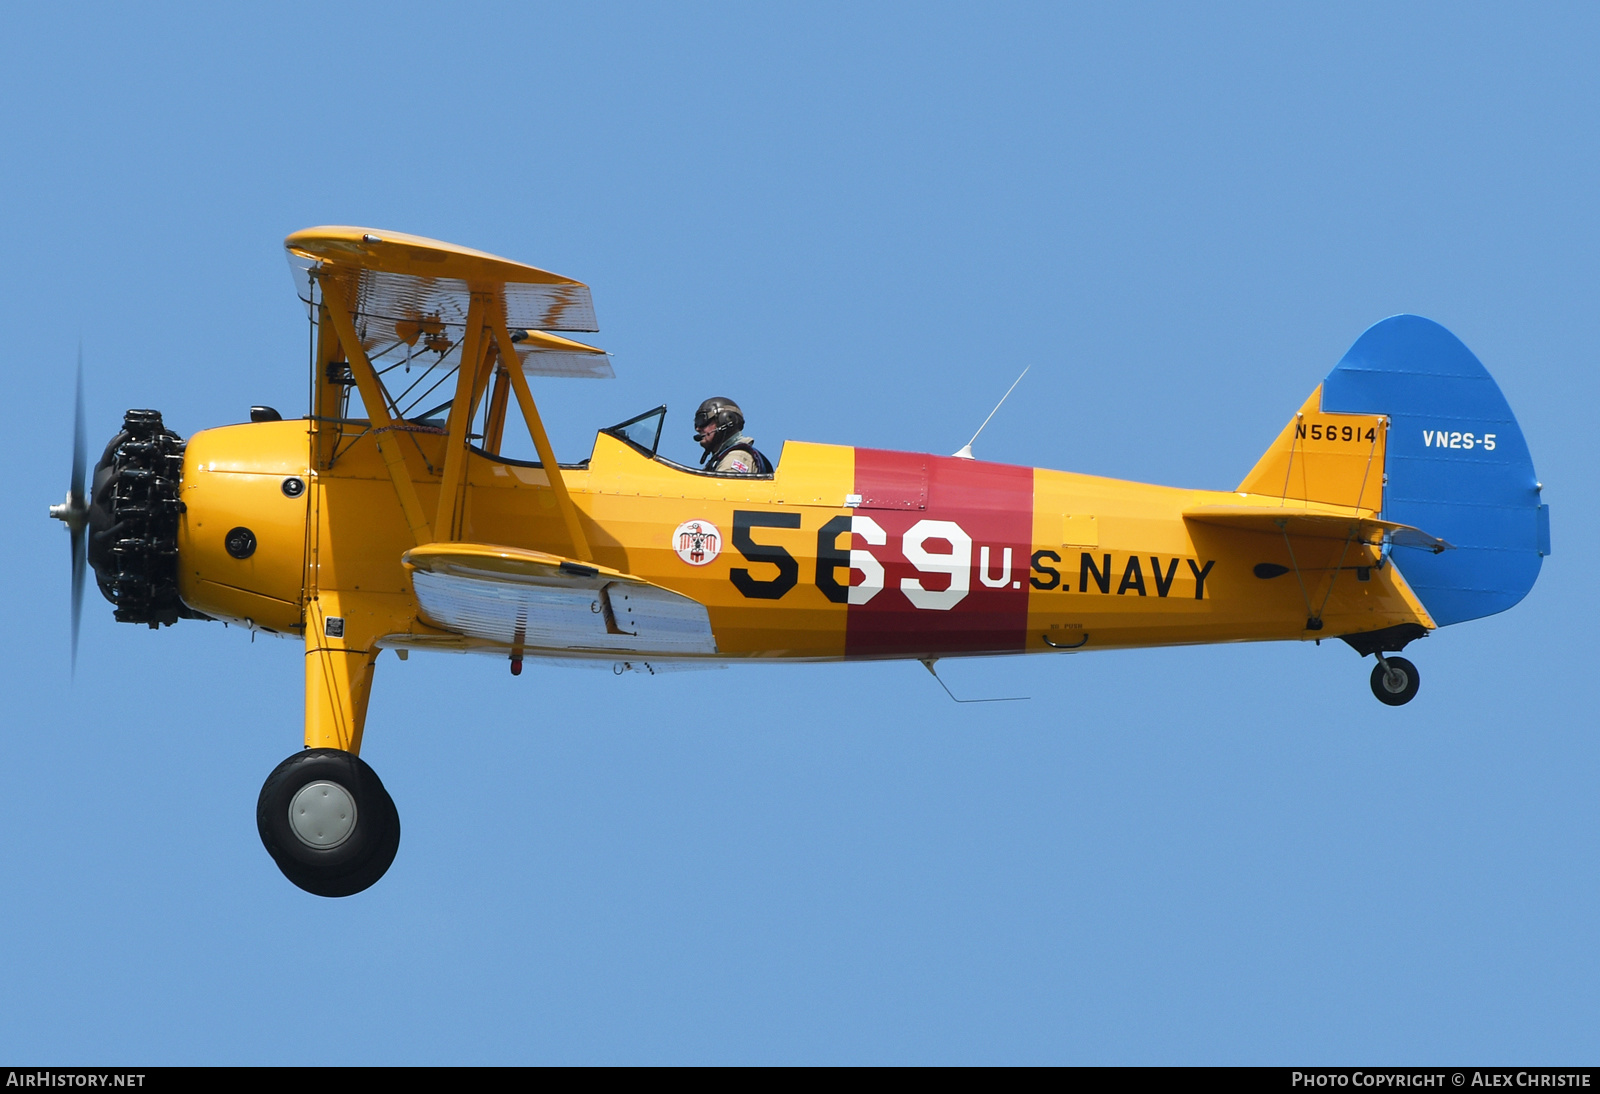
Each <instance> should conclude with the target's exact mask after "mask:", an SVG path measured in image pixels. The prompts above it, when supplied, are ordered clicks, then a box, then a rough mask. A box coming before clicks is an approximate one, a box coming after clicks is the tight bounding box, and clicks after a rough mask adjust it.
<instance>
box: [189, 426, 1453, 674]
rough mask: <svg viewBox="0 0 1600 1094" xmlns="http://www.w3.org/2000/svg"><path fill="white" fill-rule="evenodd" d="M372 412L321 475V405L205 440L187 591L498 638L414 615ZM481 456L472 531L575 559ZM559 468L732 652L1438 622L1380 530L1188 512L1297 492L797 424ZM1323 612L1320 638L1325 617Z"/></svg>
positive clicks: (1027, 648)
mask: <svg viewBox="0 0 1600 1094" xmlns="http://www.w3.org/2000/svg"><path fill="white" fill-rule="evenodd" d="M322 428H323V429H324V431H325V432H324V433H323V436H322V440H323V443H325V444H326V443H329V442H330V441H331V438H330V437H329V435H328V434H327V432H326V430H327V429H328V428H329V427H328V426H327V425H324V426H323V427H322ZM335 428H341V427H335ZM364 430H365V423H363V422H346V423H343V425H342V432H341V433H340V434H339V437H338V443H337V455H336V456H335V457H334V458H333V459H332V460H331V464H330V465H326V466H322V467H321V468H320V469H315V466H316V461H314V460H313V459H312V452H313V447H314V445H315V443H316V441H317V438H316V435H315V434H313V433H311V431H310V428H309V426H308V423H307V422H306V421H285V422H267V423H258V424H250V425H239V426H228V427H223V428H218V429H211V430H206V431H203V432H200V433H197V434H195V435H194V436H193V437H192V438H191V439H190V441H189V444H188V448H187V450H186V454H185V461H184V474H183V483H182V491H181V498H182V500H183V502H184V505H185V509H186V512H185V514H184V517H183V523H182V525H181V528H180V535H179V543H178V551H179V560H180V575H179V582H180V584H179V589H180V594H181V596H182V598H183V600H184V602H185V603H187V604H188V605H189V606H190V607H191V608H194V609H196V610H198V611H201V612H204V613H206V614H207V615H210V616H214V617H217V618H221V619H227V620H233V621H239V622H247V623H248V624H249V625H251V626H253V627H256V628H262V629H267V630H271V631H275V632H279V633H284V634H295V635H299V634H303V633H304V632H305V629H306V627H307V625H308V620H309V621H311V625H312V626H314V627H315V626H320V624H319V623H318V622H317V621H318V620H322V619H325V618H327V617H337V618H338V619H339V620H341V621H342V622H341V623H340V629H342V630H343V634H341V635H336V636H334V637H335V638H336V639H338V640H339V641H340V642H342V643H344V644H346V645H347V646H348V648H350V649H351V650H352V651H354V650H356V649H360V648H368V647H370V646H373V645H377V646H384V647H398V648H402V649H405V648H430V647H431V648H441V649H463V650H479V651H483V652H500V653H502V654H504V653H505V652H506V650H507V647H505V646H503V645H498V644H495V643H488V642H485V641H483V640H481V639H471V638H465V637H463V636H461V635H457V634H450V633H447V632H444V631H442V630H439V629H437V628H435V627H433V626H430V625H429V624H428V623H427V622H426V621H424V620H423V619H422V618H419V613H418V606H417V601H416V598H415V596H414V593H413V590H412V587H411V580H410V575H409V574H408V572H407V570H406V568H405V567H404V566H403V565H402V561H401V556H402V555H403V554H404V553H405V551H406V550H407V549H409V548H410V547H412V546H413V544H414V541H413V538H412V534H411V532H410V530H409V529H408V526H407V524H406V521H405V518H404V515H403V513H402V511H401V509H400V507H399V506H397V505H396V502H395V490H394V487H393V485H392V484H391V481H390V476H389V474H388V473H387V471H386V469H385V466H384V463H383V461H382V459H381V458H380V455H379V453H378V451H377V447H376V445H375V443H374V440H373V436H372V435H371V434H364ZM412 441H415V442H416V446H417V447H416V448H415V449H414V450H413V451H414V457H413V458H415V459H416V460H417V462H418V463H419V464H421V463H426V465H427V466H428V467H429V468H430V471H431V472H432V473H431V474H429V475H426V476H420V477H418V478H417V479H416V481H415V489H416V493H417V496H418V498H419V500H420V502H421V505H422V507H423V510H424V511H428V512H431V511H432V510H433V508H434V507H435V506H436V504H437V498H438V491H439V481H440V476H439V468H440V467H441V466H442V464H443V455H442V451H443V448H444V442H445V438H444V437H443V436H442V435H440V434H438V433H432V432H411V433H409V435H408V436H407V438H406V443H407V444H409V443H411V442H412ZM323 462H324V463H327V461H323ZM465 474H466V489H465V502H464V508H463V515H462V524H461V533H460V536H459V537H458V538H459V539H461V540H464V541H470V542H476V543H484V544H499V545H503V546H506V547H515V548H527V549H533V550H539V551H547V552H553V553H556V554H566V553H570V549H571V548H570V543H571V541H570V538H569V535H568V533H567V531H566V528H565V526H564V524H563V520H562V517H561V514H560V512H559V510H558V505H557V499H556V497H555V495H554V493H553V491H552V489H551V487H550V485H549V482H548V479H547V476H546V474H545V472H544V470H543V469H542V468H541V467H539V466H537V465H528V464H524V463H518V462H512V461H507V460H501V459H498V458H494V457H491V456H488V455H485V454H482V453H480V452H478V451H476V450H473V451H471V453H470V455H469V457H468V461H467V467H466V472H465ZM563 477H564V479H565V482H566V484H567V488H568V490H569V491H570V492H571V495H572V497H573V500H574V502H575V504H576V507H577V510H578V512H579V515H580V519H581V522H582V525H583V530H584V532H585V534H586V537H587V539H588V543H589V546H590V548H591V549H592V554H593V561H594V562H596V563H598V564H600V565H603V566H606V567H610V568H613V569H615V570H618V571H622V572H624V573H628V574H632V575H635V576H637V577H639V578H642V579H644V580H645V581H648V582H652V583H654V584H656V585H659V586H661V587H663V588H665V589H669V590H672V591H674V592H677V593H681V594H682V595H684V596H687V597H689V598H691V599H693V600H695V601H698V602H699V603H701V604H704V605H705V606H706V609H707V611H708V613H709V617H710V622H711V627H712V631H713V634H714V637H715V647H716V656H719V657H723V658H790V659H806V660H837V659H845V658H886V657H918V658H925V657H943V656H953V655H962V654H998V653H1018V652H1030V653H1042V652H1055V651H1058V650H1062V649H1084V650H1092V649H1108V648H1119V647H1131V646H1152V645H1176V644H1186V643H1201V642H1225V641H1251V640H1273V639H1304V638H1323V637H1333V636H1337V635H1342V634H1351V633H1357V632H1365V631H1373V630H1379V629H1383V628H1386V627H1392V626H1396V625H1399V624H1407V623H1415V624H1421V625H1423V626H1426V627H1431V626H1432V623H1431V621H1430V620H1429V619H1428V617H1427V613H1426V612H1425V611H1424V609H1423V608H1422V606H1421V605H1420V604H1419V603H1418V601H1417V599H1416V598H1415V596H1414V595H1412V593H1411V591H1410V590H1409V588H1408V587H1407V586H1406V585H1405V582H1404V579H1403V577H1401V575H1400V574H1399V573H1398V572H1397V571H1396V569H1395V568H1394V567H1393V566H1392V565H1384V564H1382V560H1381V559H1380V558H1379V557H1378V554H1377V551H1376V549H1375V548H1374V547H1371V546H1368V545H1366V544H1363V543H1361V542H1359V541H1358V542H1353V543H1352V542H1350V541H1348V540H1346V541H1343V542H1341V541H1339V540H1336V539H1322V540H1301V539H1297V540H1296V541H1295V542H1293V543H1291V542H1290V541H1289V539H1287V538H1286V537H1284V536H1282V535H1273V534H1271V533H1270V532H1262V531H1251V530H1244V529H1239V528H1229V527H1221V526H1217V525H1213V524H1205V523H1197V522H1195V521H1193V520H1186V519H1185V518H1184V516H1183V513H1184V511H1185V510H1188V509H1192V508H1194V507H1196V506H1202V505H1213V506H1215V505H1248V504H1258V505H1259V504H1264V503H1267V502H1271V503H1273V504H1279V503H1281V499H1280V498H1262V497H1254V496H1251V495H1246V494H1240V493H1237V492H1232V491H1227V492H1223V491H1203V490H1187V489H1179V488H1173V487H1163V486H1153V485H1145V484H1141V483H1133V482H1124V481H1119V480H1115V479H1105V478H1098V477H1094V476H1089V475H1077V474H1072V473H1069V472H1061V471H1049V470H1043V469H1031V468H1019V467H1012V466H1007V465H1000V464H990V463H983V462H979V461H972V460H963V459H956V458H953V457H942V456H931V455H928V456H925V455H918V454H906V453H892V452H884V451H881V450H874V449H862V448H849V447H841V446H833V445H818V444H806V443H798V442H790V443H788V444H787V445H785V447H784V449H783V453H782V457H781V459H780V460H779V462H778V465H777V470H776V473H775V474H774V475H773V476H772V477H770V478H747V477H719V476H714V475H708V474H704V473H699V472H696V471H693V470H691V469H688V468H683V467H680V466H678V465H675V464H671V463H669V462H667V461H664V460H661V459H656V458H651V457H650V456H648V455H647V454H646V453H644V452H642V451H640V450H638V449H635V448H634V447H632V446H630V445H629V444H628V443H626V442H625V441H623V440H621V439H619V438H617V437H615V436H612V435H610V434H606V433H602V434H600V435H599V436H598V438H597V441H596V445H595V448H594V452H593V454H592V456H591V458H590V459H589V460H588V461H586V462H585V463H584V464H582V465H577V466H569V467H566V468H564V469H563ZM295 482H298V483H299V484H303V489H302V488H298V487H296V486H295V485H293V483H295ZM285 483H290V484H291V485H290V486H289V487H288V488H287V489H286V488H285ZM695 523H698V524H699V525H700V528H699V530H698V531H697V532H694V533H692V534H689V535H688V537H687V538H686V534H685V532H684V531H683V529H684V526H685V525H693V524H695ZM237 528H245V529H248V530H249V531H250V533H251V535H252V537H253V539H254V543H255V547H254V550H253V551H252V552H251V553H250V554H249V555H248V557H245V558H238V557H234V555H233V554H230V552H229V550H228V548H227V543H228V534H229V533H230V532H231V531H233V530H234V529H237ZM696 535H698V536H699V537H700V538H699V539H698V541H696V542H689V540H691V539H693V538H694V536H696ZM1258 571H1260V572H1266V573H1268V574H1270V575H1272V576H1266V577H1263V576H1258ZM1312 616H1315V617H1316V618H1318V619H1320V620H1321V622H1322V624H1323V626H1322V628H1321V629H1320V630H1319V631H1310V630H1308V629H1307V620H1308V617H1312ZM527 653H528V654H529V655H530V656H544V655H548V656H572V655H574V651H572V650H568V649H547V650H541V649H537V648H532V647H530V648H528V650H527Z"/></svg>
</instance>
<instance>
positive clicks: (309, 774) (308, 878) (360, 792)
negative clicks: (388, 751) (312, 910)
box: [256, 748, 400, 897]
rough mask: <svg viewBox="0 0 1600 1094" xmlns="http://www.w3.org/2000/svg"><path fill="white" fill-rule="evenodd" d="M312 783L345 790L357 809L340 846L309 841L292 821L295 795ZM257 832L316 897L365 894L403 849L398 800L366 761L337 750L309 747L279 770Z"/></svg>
mask: <svg viewBox="0 0 1600 1094" xmlns="http://www.w3.org/2000/svg"><path fill="white" fill-rule="evenodd" d="M312 783H332V784H334V786H335V787H339V788H342V789H343V790H344V792H345V793H346V794H347V795H348V796H349V797H348V800H349V801H350V802H351V803H352V804H353V805H354V808H355V816H354V820H353V822H352V824H350V825H349V826H347V834H344V835H343V836H342V838H341V839H340V842H338V843H337V845H335V846H328V847H319V846H314V845H312V844H311V843H308V842H307V841H306V840H305V839H303V838H301V836H299V835H297V834H296V831H295V826H294V824H292V823H291V820H290V815H289V813H290V809H291V807H293V805H294V803H295V800H296V796H297V795H299V794H300V792H301V791H302V790H304V789H305V788H306V787H308V786H310V784H312ZM312 793H313V794H314V793H315V788H313V790H312ZM327 793H329V791H326V790H325V792H324V796H326V794H327ZM332 793H333V794H334V798H335V799H337V800H343V799H338V795H337V792H336V791H332ZM301 812H302V814H304V809H303V808H302V810H301ZM340 817H341V818H342V817H343V814H342V813H340ZM256 828H257V830H259V831H260V833H261V843H262V845H263V846H265V847H266V849H267V854H269V855H271V856H272V861H273V862H276V863H277V864H278V869H280V870H282V871H283V876H284V877H286V878H288V879H289V880H290V881H292V882H294V883H295V884H296V885H298V886H299V887H300V888H302V889H304V890H305V891H306V892H308V893H314V894H316V895H317V896H329V897H337V896H350V895H351V894H352V893H359V892H361V890H363V889H365V888H367V887H368V886H370V885H372V884H373V883H374V882H376V881H377V880H378V879H379V878H381V877H382V876H383V875H384V873H385V872H387V871H388V869H389V864H390V863H392V862H393V861H394V856H395V852H396V851H398V850H399V849H400V814H399V812H398V811H397V810H396V809H395V807H394V799H393V798H391V797H389V792H388V791H387V790H385V789H384V788H383V783H382V782H381V781H380V780H379V778H378V775H377V773H376V772H375V771H373V770H372V768H370V767H368V766H367V764H366V761H364V760H362V759H361V758H360V757H359V756H355V755H352V754H351V753H349V752H343V751H340V750H339V749H337V748H308V749H306V750H305V751H304V752H297V753H295V754H294V755H293V756H290V757H289V758H288V759H287V760H284V761H283V762H282V763H281V764H279V765H278V766H277V767H276V768H274V769H273V772H272V774H271V775H268V776H267V781H266V783H265V784H263V785H262V787H261V797H260V798H259V799H257V801H256Z"/></svg>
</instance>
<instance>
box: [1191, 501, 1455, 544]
mask: <svg viewBox="0 0 1600 1094" xmlns="http://www.w3.org/2000/svg"><path fill="white" fill-rule="evenodd" d="M1183 519H1184V520H1192V521H1194V522H1196V523H1198V524H1213V525H1217V526H1219V527H1222V528H1237V529H1240V530H1241V531H1248V532H1268V533H1272V534H1274V535H1289V536H1294V537H1296V538H1303V539H1349V540H1352V541H1354V542H1359V543H1367V544H1372V545H1378V544H1381V543H1383V542H1384V540H1385V539H1387V540H1388V541H1389V542H1390V543H1392V544H1394V545H1396V546H1399V547H1419V548H1422V549H1423V550H1427V551H1432V552H1434V553H1435V554H1437V553H1438V552H1440V551H1447V550H1450V549H1451V545H1450V544H1448V543H1446V542H1445V541H1444V540H1442V539H1440V538H1438V537H1437V536H1431V535H1429V534H1428V533H1427V532H1424V531H1423V530H1422V529H1420V528H1413V527H1411V526H1410V525H1409V524H1396V523H1395V522H1394V521H1391V520H1379V519H1377V518H1376V517H1364V516H1357V515H1352V514H1349V513H1342V512H1339V511H1338V509H1337V508H1335V507H1333V506H1328V507H1326V508H1311V507H1309V506H1302V505H1299V504H1297V505H1293V506H1288V505H1192V506H1190V507H1189V508H1187V509H1185V510H1184V511H1183Z"/></svg>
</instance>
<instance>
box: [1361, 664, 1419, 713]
mask: <svg viewBox="0 0 1600 1094" xmlns="http://www.w3.org/2000/svg"><path fill="white" fill-rule="evenodd" d="M1376 656H1377V658H1378V663H1377V664H1376V665H1373V666H1372V694H1374V695H1376V696H1377V697H1378V702H1380V703H1387V704H1388V705H1389V706H1392V707H1398V706H1404V705H1405V704H1407V703H1409V702H1411V700H1413V699H1415V698H1416V697H1417V685H1418V683H1419V680H1418V678H1417V666H1415V665H1413V664H1412V663H1411V662H1410V661H1407V660H1406V659H1405V658H1404V657H1385V656H1384V655H1383V654H1381V653H1380V654H1377V655H1376Z"/></svg>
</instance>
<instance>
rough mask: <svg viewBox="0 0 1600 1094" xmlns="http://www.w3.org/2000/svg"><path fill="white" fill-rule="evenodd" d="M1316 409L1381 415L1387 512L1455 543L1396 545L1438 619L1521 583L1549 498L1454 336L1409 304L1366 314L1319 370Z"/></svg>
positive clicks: (1481, 371)
mask: <svg viewBox="0 0 1600 1094" xmlns="http://www.w3.org/2000/svg"><path fill="white" fill-rule="evenodd" d="M1322 409H1323V411H1325V412H1328V413H1335V414H1383V415H1387V416H1388V418H1389V430H1388V451H1387V458H1386V466H1385V471H1386V475H1385V478H1386V485H1385V488H1384V498H1383V514H1382V515H1383V517H1384V519H1386V520H1392V521H1396V522H1399V523H1401V524H1409V525H1412V526H1414V527H1417V528H1421V529H1423V530H1425V531H1427V532H1429V533H1431V534H1433V535H1435V536H1439V537H1441V538H1442V539H1445V540H1447V541H1449V542H1450V543H1451V544H1452V545H1453V546H1454V548H1455V550H1450V551H1444V552H1442V553H1440V554H1432V553H1429V552H1426V551H1420V550H1409V549H1406V548H1404V547H1398V546H1397V547H1396V548H1395V549H1394V554H1393V556H1392V557H1393V558H1394V561H1395V562H1396V564H1397V565H1398V566H1399V568H1400V571H1401V572H1402V573H1403V574H1404V575H1405V577H1406V581H1407V582H1408V583H1409V584H1410V586H1411V588H1412V590H1413V591H1414V592H1415V593H1416V594H1417V597H1418V599H1420V600H1421V601H1422V603H1423V605H1424V606H1425V607H1426V608H1427V609H1428V613H1429V614H1430V615H1431V616H1432V617H1433V619H1434V622H1436V623H1437V624H1439V625H1440V626H1445V625H1448V624H1450V623H1460V622H1463V621H1465V620H1468V619H1478V618H1480V617H1482V616H1486V615H1493V614H1495V613H1496V612H1503V611H1505V610H1506V609H1507V608H1510V607H1512V606H1513V605H1515V604H1516V603H1517V602H1518V601H1520V600H1521V599H1522V598H1523V597H1524V596H1526V595H1527V594H1528V590H1529V589H1531V588H1533V583H1534V581H1535V580H1537V578H1538V576H1539V568H1540V565H1541V563H1542V560H1543V558H1544V556H1545V555H1548V554H1549V553H1550V523H1549V507H1548V506H1545V505H1541V504H1540V501H1539V489H1540V487H1539V482H1538V479H1537V477H1536V476H1535V474H1534V470H1533V460H1532V458H1531V456H1530V455H1529V454H1528V445H1527V442H1526V441H1525V440H1524V439H1523V436H1522V429H1521V427H1520V426H1519V425H1518V424H1517V419H1516V417H1515V416H1514V415H1513V414H1512V413H1511V407H1510V406H1509V405H1508V404H1507V402H1506V399H1505V396H1504V395H1502V394H1501V392H1500V388H1499V385H1497V384H1496V383H1495V382H1494V378H1493V377H1491V376H1490V375H1489V372H1488V370H1487V369H1485V368H1484V367H1483V364H1482V363H1481V362H1480V361H1479V360H1478V359H1477V357H1475V356H1474V355H1473V353H1472V351H1471V350H1469V349H1468V348H1467V347H1466V346H1465V345H1463V344H1462V342H1461V340H1460V339H1458V338H1457V337H1456V336H1455V335H1453V334H1451V333H1450V332H1449V331H1448V330H1446V329H1445V328H1444V327H1442V326H1440V325H1439V324H1438V323H1435V322H1433V321H1432V320H1430V319H1424V318H1422V317H1421V316H1417V315H1396V316H1391V317H1390V318H1388V319H1385V320H1382V321H1381V322H1378V323H1375V324H1373V325H1372V326H1371V327H1369V328H1368V329H1367V330H1366V332H1365V333H1363V334H1362V335H1361V337H1360V338H1357V339H1356V341H1355V344H1354V345H1352V346H1351V347H1350V349H1349V351H1348V352H1346V353H1345V355H1344V357H1343V358H1341V359H1340V361H1339V363H1338V364H1337V365H1335V366H1334V369H1333V371H1332V372H1330V373H1329V374H1328V376H1327V379H1325V380H1324V381H1323V382H1322Z"/></svg>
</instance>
